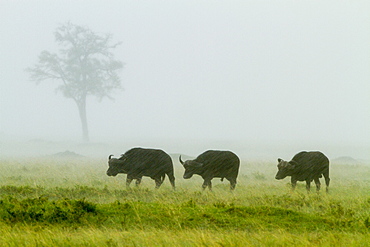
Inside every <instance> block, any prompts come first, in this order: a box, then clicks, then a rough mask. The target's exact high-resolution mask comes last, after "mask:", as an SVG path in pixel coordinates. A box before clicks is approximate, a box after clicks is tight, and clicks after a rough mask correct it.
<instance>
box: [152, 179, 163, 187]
mask: <svg viewBox="0 0 370 247" xmlns="http://www.w3.org/2000/svg"><path fill="white" fill-rule="evenodd" d="M154 181H155V188H156V189H159V187H161V185H162V183H163V180H162V179H161V178H160V177H159V178H154Z"/></svg>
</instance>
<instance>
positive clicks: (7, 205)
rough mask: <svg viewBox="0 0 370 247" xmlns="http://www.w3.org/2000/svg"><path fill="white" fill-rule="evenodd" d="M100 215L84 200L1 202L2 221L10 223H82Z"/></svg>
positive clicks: (94, 206)
mask: <svg viewBox="0 0 370 247" xmlns="http://www.w3.org/2000/svg"><path fill="white" fill-rule="evenodd" d="M96 215H98V211H97V209H96V205H95V204H93V203H91V202H87V201H85V200H84V199H82V200H70V199H63V200H58V201H51V200H48V199H47V198H45V197H39V198H32V199H30V198H29V199H24V200H18V199H15V198H13V197H8V198H6V199H3V200H0V219H2V220H3V221H5V222H8V223H18V222H25V223H36V222H42V223H73V224H76V223H82V222H85V221H86V220H87V219H88V218H89V217H90V216H96Z"/></svg>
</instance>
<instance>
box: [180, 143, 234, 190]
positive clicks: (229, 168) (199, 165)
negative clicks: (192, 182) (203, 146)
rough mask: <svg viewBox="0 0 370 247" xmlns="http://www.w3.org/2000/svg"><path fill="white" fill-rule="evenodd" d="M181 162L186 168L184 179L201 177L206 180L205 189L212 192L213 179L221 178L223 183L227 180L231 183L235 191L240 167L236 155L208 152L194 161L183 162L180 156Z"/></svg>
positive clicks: (203, 186) (227, 152) (223, 152)
mask: <svg viewBox="0 0 370 247" xmlns="http://www.w3.org/2000/svg"><path fill="white" fill-rule="evenodd" d="M179 161H180V163H181V164H182V165H183V166H184V168H185V173H184V176H183V177H184V179H189V178H191V177H192V176H193V175H194V174H198V175H200V176H201V177H202V178H203V179H204V182H203V185H202V188H203V189H205V188H206V187H207V186H208V188H209V190H212V183H211V180H212V179H213V178H221V181H223V179H224V178H226V179H227V180H229V181H230V189H231V190H234V189H235V186H236V178H237V177H238V173H239V166H240V160H239V158H238V156H237V155H236V154H234V153H232V152H230V151H214V150H208V151H206V152H204V153H202V154H200V155H199V156H198V157H197V158H196V159H194V160H186V161H182V160H181V155H180V157H179Z"/></svg>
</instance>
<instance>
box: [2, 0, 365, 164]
mask: <svg viewBox="0 0 370 247" xmlns="http://www.w3.org/2000/svg"><path fill="white" fill-rule="evenodd" d="M369 13H370V1H368V0H364V1H325V0H324V1H313V0H307V1H296V0H291V1H277V0H271V1H262V0H260V1H211V0H210V1H199V0H196V1H189V0H186V1H173V0H168V1H157V0H155V1H154V0H153V1H118V0H117V1H111V0H108V1H67V0H64V1H46V0H44V1H34V0H30V1H11V0H0V33H1V37H0V42H1V43H0V44H1V45H0V54H1V56H0V71H1V72H0V73H1V79H0V86H1V88H0V90H1V95H0V97H1V99H0V100H1V101H0V107H1V108H0V114H1V125H0V133H1V135H0V136H2V138H12V137H23V138H25V139H27V138H29V139H30V138H41V139H48V138H49V139H63V140H72V141H80V139H81V126H80V125H81V124H80V119H79V116H78V111H77V107H76V106H75V103H74V102H73V101H72V100H70V99H65V98H64V97H63V96H62V95H61V94H60V93H59V94H58V93H57V94H56V93H55V88H56V86H57V85H58V84H59V82H56V81H44V82H43V83H40V84H39V85H36V84H35V83H34V82H32V81H30V80H29V75H28V74H27V72H25V69H26V68H27V67H31V66H33V65H34V64H36V63H37V61H38V55H39V54H40V52H41V51H43V50H48V51H51V52H57V49H58V47H57V46H56V44H55V42H54V31H55V29H56V27H57V26H58V25H60V24H63V23H66V22H67V21H70V22H72V23H74V24H77V25H82V26H86V27H88V28H90V29H92V30H93V31H95V32H97V33H111V34H113V39H114V40H115V41H122V45H121V46H119V47H118V48H117V49H116V50H115V56H116V58H118V59H120V60H121V61H123V62H124V63H125V66H124V69H123V70H122V72H121V78H122V86H123V88H124V90H122V91H117V92H115V93H113V97H114V98H115V100H114V101H111V100H109V99H104V100H103V101H102V102H100V103H99V102H98V101H97V100H96V99H95V98H90V99H88V105H87V114H88V121H89V130H90V139H91V140H92V141H93V142H100V141H105V142H107V141H109V140H113V139H114V140H115V141H122V142H124V141H125V140H129V139H130V140H132V139H135V140H146V141H147V140H152V142H151V143H156V142H157V143H158V145H159V146H161V144H160V142H161V140H167V139H168V140H172V141H173V142H178V143H182V142H183V143H184V145H185V143H187V145H189V144H188V143H191V142H189V140H198V141H199V142H201V141H208V142H209V143H211V142H213V141H214V142H218V143H222V141H225V143H230V142H232V141H234V140H235V141H237V142H238V143H246V145H247V144H248V147H251V146H253V143H256V144H258V145H259V146H260V147H263V145H264V144H266V146H267V145H268V146H272V145H276V146H279V145H286V144H290V145H291V146H294V149H292V151H290V152H289V153H291V154H294V153H292V152H294V151H293V150H296V151H300V150H302V149H306V148H313V149H322V148H323V147H325V145H330V146H332V147H335V146H338V147H339V146H340V147H344V146H345V147H349V149H348V152H347V153H344V154H343V155H351V154H352V153H356V155H358V156H361V157H363V158H370V157H369V155H370V152H368V153H364V152H366V151H365V150H370V14H369ZM143 143H145V142H144V141H143ZM153 145H154V144H153ZM177 148H179V149H180V148H185V147H181V145H180V144H177ZM220 148H224V149H227V148H228V147H227V146H222V145H220ZM358 150H362V151H361V152H362V153H360V154H359V153H358ZM180 151H181V150H179V152H180ZM199 151H203V150H199ZM356 151H357V152H356ZM336 154H338V153H336ZM287 158H289V157H287Z"/></svg>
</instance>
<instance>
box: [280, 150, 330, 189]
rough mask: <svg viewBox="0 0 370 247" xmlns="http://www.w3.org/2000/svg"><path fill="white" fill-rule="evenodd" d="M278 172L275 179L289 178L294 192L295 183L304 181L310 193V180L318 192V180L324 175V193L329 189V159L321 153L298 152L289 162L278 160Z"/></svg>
mask: <svg viewBox="0 0 370 247" xmlns="http://www.w3.org/2000/svg"><path fill="white" fill-rule="evenodd" d="M278 162H279V164H278V165H277V167H278V169H279V170H278V172H277V174H276V176H275V178H276V179H283V178H285V177H286V176H291V182H292V189H293V190H294V189H295V187H296V185H297V181H306V188H307V191H310V187H311V182H312V180H313V181H315V184H316V190H317V191H319V190H320V185H321V184H320V180H319V178H321V177H322V175H324V178H325V183H326V192H328V189H329V182H330V178H329V159H328V157H326V156H325V155H324V154H323V153H321V152H317V151H316V152H305V151H303V152H300V153H298V154H296V155H295V156H294V157H293V159H292V160H291V161H289V162H288V161H285V160H282V159H280V158H279V159H278Z"/></svg>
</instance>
